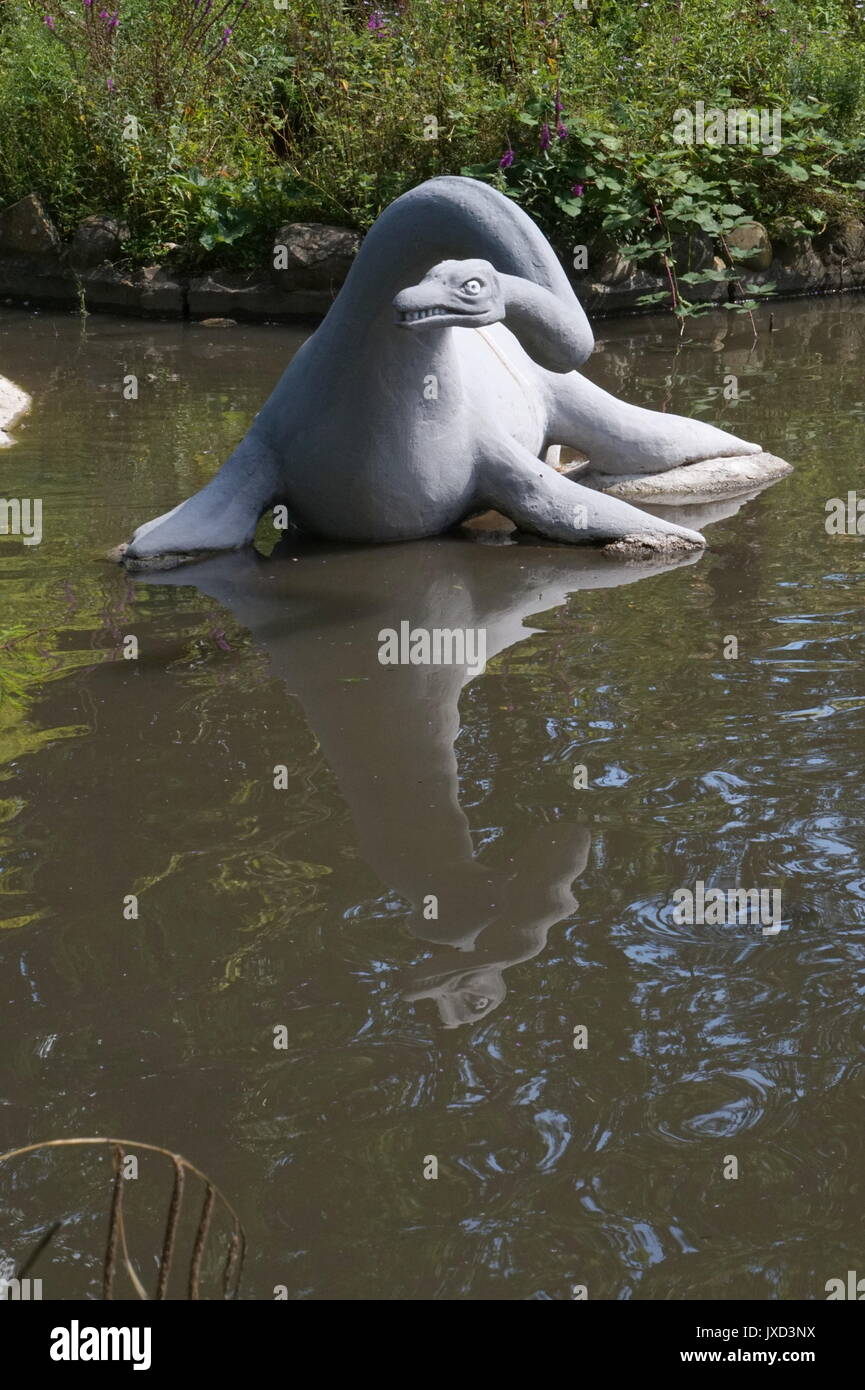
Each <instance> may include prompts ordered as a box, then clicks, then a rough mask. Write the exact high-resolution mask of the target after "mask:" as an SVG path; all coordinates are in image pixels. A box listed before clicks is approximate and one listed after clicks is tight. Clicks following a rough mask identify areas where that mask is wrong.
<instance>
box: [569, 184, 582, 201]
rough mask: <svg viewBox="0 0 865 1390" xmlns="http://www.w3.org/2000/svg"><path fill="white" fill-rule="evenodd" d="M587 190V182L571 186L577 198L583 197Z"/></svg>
mask: <svg viewBox="0 0 865 1390" xmlns="http://www.w3.org/2000/svg"><path fill="white" fill-rule="evenodd" d="M585 191H586V186H585V184H583V183H575V184H574V185H573V187H572V188H571V192H572V193H573V195H574V197H575V198H582V196H583V194H584V193H585Z"/></svg>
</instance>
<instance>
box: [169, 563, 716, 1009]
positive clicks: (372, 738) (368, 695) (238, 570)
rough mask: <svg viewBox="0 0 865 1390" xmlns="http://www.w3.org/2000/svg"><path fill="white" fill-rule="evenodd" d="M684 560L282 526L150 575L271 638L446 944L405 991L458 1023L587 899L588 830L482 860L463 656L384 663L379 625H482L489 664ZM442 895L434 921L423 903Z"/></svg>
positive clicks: (365, 847) (416, 920)
mask: <svg viewBox="0 0 865 1390" xmlns="http://www.w3.org/2000/svg"><path fill="white" fill-rule="evenodd" d="M692 559H693V557H689V558H688V559H686V560H684V561H683V560H681V559H680V560H679V561H678V563H679V564H681V563H690V562H692ZM673 567H674V564H673V563H672V562H671V563H668V564H667V565H665V566H659V565H658V564H657V563H656V564H653V565H647V564H645V563H644V564H634V563H631V564H625V563H623V562H621V561H614V560H611V559H610V558H608V557H599V556H593V555H592V554H591V552H587V551H578V550H569V549H559V548H556V547H541V546H536V545H532V544H524V545H520V546H515V545H501V544H493V545H491V544H484V543H481V542H480V541H479V540H474V541H470V540H467V539H464V538H463V539H458V538H448V539H442V540H432V541H426V542H423V543H421V544H418V545H413V546H387V547H382V548H362V549H359V548H357V547H353V546H346V547H338V546H321V545H315V544H314V543H310V542H298V541H296V540H292V539H289V538H286V539H285V540H284V541H283V542H282V543H281V545H280V546H279V547H278V549H277V551H276V552H275V553H274V555H273V556H272V557H271V558H270V559H269V560H264V559H262V558H261V556H259V555H258V554H257V553H256V552H255V551H245V552H241V553H239V554H234V555H226V556H219V557H215V558H212V559H209V560H204V561H202V562H200V563H199V564H197V565H195V566H193V567H191V568H189V569H184V570H182V571H176V570H175V571H171V572H168V573H164V574H159V575H149V576H148V577H147V579H146V580H144V581H142V582H146V583H148V584H150V583H158V584H175V585H177V584H190V583H194V584H195V585H196V586H197V587H198V588H199V589H201V590H202V591H203V592H205V593H207V594H209V595H211V596H212V597H214V598H215V599H217V600H218V601H219V602H220V603H222V604H224V605H225V606H226V607H227V608H228V609H230V611H231V612H232V614H233V616H234V617H235V619H236V620H237V621H238V623H240V624H241V625H243V626H244V627H246V628H247V629H248V630H249V632H250V633H251V635H252V637H253V639H254V641H255V642H257V643H259V644H260V645H261V646H262V647H264V648H266V650H267V652H268V653H269V655H270V659H271V663H272V667H273V670H274V673H275V674H276V675H277V676H278V677H280V678H281V679H282V680H283V681H284V682H285V684H286V686H287V687H288V688H289V690H291V691H292V692H293V693H294V694H295V695H296V696H297V698H298V699H299V700H300V701H301V703H302V705H303V707H304V710H305V713H306V716H307V718H308V720H309V724H310V726H311V728H312V730H313V732H314V733H315V735H316V738H317V739H318V742H319V744H320V746H321V749H322V752H323V753H324V755H325V757H326V758H327V760H328V762H329V763H330V766H331V768H332V769H333V772H334V774H335V776H336V778H337V780H338V783H339V786H340V790H341V792H342V794H343V796H344V797H345V799H346V802H347V803H348V806H349V808H350V810H351V813H352V816H353V818H354V822H355V825H356V827H357V833H358V838H359V843H360V848H361V851H362V853H363V856H364V858H365V859H366V860H367V862H368V863H369V864H370V866H371V867H372V868H373V869H374V870H375V872H376V873H377V874H378V876H379V877H380V878H381V880H382V881H383V882H384V883H385V884H386V885H387V886H388V887H389V888H392V889H393V890H395V891H396V892H397V893H398V894H399V895H400V896H401V897H402V898H404V899H406V900H407V901H409V902H411V903H412V904H413V905H414V908H415V913H414V915H413V917H412V919H411V925H410V929H411V931H412V932H413V934H414V935H415V936H417V937H418V938H419V939H420V940H422V941H425V942H427V943H429V945H430V946H431V948H432V955H431V958H429V959H428V960H426V961H424V962H423V963H422V964H420V965H417V966H415V967H414V968H412V969H411V970H410V971H409V974H408V978H407V979H406V981H405V988H404V992H405V996H406V998H409V999H422V998H432V999H435V1000H436V1003H437V1005H438V1009H439V1013H440V1015H441V1018H442V1019H443V1021H444V1022H445V1023H446V1024H448V1025H454V1024H458V1023H463V1022H466V1021H469V1020H472V1019H479V1018H483V1017H484V1016H485V1015H486V1014H489V1013H490V1012H491V1011H492V1010H493V1009H495V1008H496V1006H497V1005H498V1004H500V1003H501V1001H502V999H503V998H504V995H505V983H504V972H505V970H506V969H508V968H509V967H510V966H512V965H515V964H516V963H518V962H520V961H525V960H529V959H530V958H531V957H532V956H535V955H537V954H538V953H539V952H540V951H542V950H543V948H544V945H545V942H546V939H547V935H548V933H549V930H550V928H551V927H552V926H554V925H555V924H556V923H557V922H559V921H561V920H562V918H564V917H566V916H568V915H569V913H571V912H572V911H573V910H574V907H575V901H574V898H573V895H572V892H571V884H572V882H573V880H574V879H575V878H577V877H578V875H579V874H580V873H582V871H583V869H584V867H585V865H586V861H587V856H588V851H589V834H588V831H587V830H586V829H585V828H584V827H582V826H578V825H573V824H570V825H569V824H565V823H563V822H561V821H557V822H553V823H551V824H549V825H547V826H544V827H542V828H541V829H539V830H538V831H536V832H535V833H534V835H533V836H530V837H529V839H528V841H524V842H523V843H521V844H518V845H516V846H514V847H513V848H512V849H510V848H509V846H508V842H507V830H506V831H505V839H504V846H505V848H506V850H507V851H508V853H509V864H510V867H509V868H508V869H507V870H506V871H504V872H503V871H501V870H497V871H490V870H489V869H488V868H487V867H485V866H484V865H483V864H481V863H479V862H478V860H477V859H476V858H475V855H474V848H473V844H472V837H471V832H470V828H469V824H468V821H467V819H466V816H465V814H464V812H463V810H462V808H461V806H460V802H459V772H458V765H457V755H456V750H455V747H454V744H455V740H456V737H457V734H458V733H459V729H460V714H459V697H460V692H461V690H462V688H463V686H464V685H465V684H467V682H468V680H469V679H471V677H470V676H469V674H468V673H467V669H466V665H465V664H464V663H462V664H453V665H439V666H421V665H399V666H392V665H382V664H381V661H380V660H379V652H380V641H379V635H380V633H381V632H382V630H383V629H387V628H393V629H396V630H399V627H400V623H402V622H406V621H408V622H410V624H411V627H412V628H413V629H426V630H431V629H433V628H447V629H450V630H452V631H461V632H465V630H466V629H475V630H477V629H481V630H483V631H484V633H485V635H486V649H487V660H488V661H489V660H492V659H493V658H494V657H495V656H496V654H497V653H499V652H502V651H504V650H505V649H506V648H507V647H510V646H512V645H514V644H515V643H518V642H520V641H522V640H523V639H524V638H525V637H527V636H529V635H530V634H531V632H532V631H533V629H532V628H531V626H528V627H527V626H526V620H527V619H530V618H531V616H532V615H533V614H538V613H543V612H546V611H548V610H549V609H551V608H555V607H557V606H560V605H561V604H563V603H564V601H565V599H566V597H567V595H568V594H570V593H572V592H574V591H576V590H579V589H596V588H607V587H616V586H618V585H621V584H628V583H631V582H633V581H634V580H636V579H639V578H642V577H643V576H646V575H653V574H658V573H663V572H664V570H666V569H670V568H673ZM430 895H433V896H434V897H435V898H436V899H437V909H438V910H437V917H436V919H435V920H427V917H426V916H425V915H424V901H425V899H427V898H429V896H430Z"/></svg>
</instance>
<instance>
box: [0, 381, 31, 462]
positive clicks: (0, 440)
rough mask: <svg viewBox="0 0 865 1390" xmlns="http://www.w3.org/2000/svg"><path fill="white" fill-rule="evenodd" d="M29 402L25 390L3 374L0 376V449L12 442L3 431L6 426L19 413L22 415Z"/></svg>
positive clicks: (28, 406) (15, 418) (26, 409)
mask: <svg viewBox="0 0 865 1390" xmlns="http://www.w3.org/2000/svg"><path fill="white" fill-rule="evenodd" d="M30 404H31V402H30V397H29V396H28V395H27V392H26V391H22V390H21V387H20V386H16V385H15V383H14V382H12V381H7V380H6V378H5V376H0V449H2V448H5V447H6V445H7V444H12V443H13V442H14V441H13V440H12V439H10V438H9V435H8V434H6V433H5V429H6V426H7V425H11V424H13V423H14V421H15V420H17V419H18V417H19V415H24V414H25V413H26V412H27V411H28V410H29V409H30Z"/></svg>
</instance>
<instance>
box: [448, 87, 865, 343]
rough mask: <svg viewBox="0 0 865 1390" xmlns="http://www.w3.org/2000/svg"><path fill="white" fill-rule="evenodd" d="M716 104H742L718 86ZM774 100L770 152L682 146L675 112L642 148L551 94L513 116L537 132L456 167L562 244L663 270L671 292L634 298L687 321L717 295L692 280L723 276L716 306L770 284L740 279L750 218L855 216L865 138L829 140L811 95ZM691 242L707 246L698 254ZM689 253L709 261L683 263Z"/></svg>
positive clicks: (779, 221)
mask: <svg viewBox="0 0 865 1390" xmlns="http://www.w3.org/2000/svg"><path fill="white" fill-rule="evenodd" d="M770 100H771V98H770ZM709 105H710V103H709V102H708V101H707V102H706V106H707V107H708V106H709ZM711 105H713V106H716V107H718V108H720V109H724V108H725V106H726V107H730V106H731V105H734V106H737V107H738V106H740V105H741V103H740V102H734V101H732V100H731V94H730V92H729V91H723V92H719V93H718V95H717V97H716V98H715V101H714V102H713V103H711ZM778 108H779V110H780V121H781V132H782V136H781V141H780V149H779V150H778V152H777V153H776V154H773V155H771V156H768V155H766V154H764V153H762V151H761V148H760V145H759V142H755V143H754V144H742V143H738V144H729V145H728V144H717V145H712V144H701V145H696V144H692V145H687V146H685V145H682V144H677V143H676V142H675V141H674V138H673V122H672V120H671V122H670V129H669V131H661V132H660V133H657V134H655V136H654V137H653V138H651V139H649V140H647V139H646V138H645V135H643V137H642V138H641V140H640V143H639V144H638V143H637V141H636V140H635V139H634V138H633V135H632V133H631V132H627V133H623V134H615V135H614V134H611V133H610V132H609V131H607V130H602V129H599V128H596V127H595V126H593V125H591V124H590V123H589V122H587V121H586V120H583V119H581V118H578V117H577V118H575V117H569V116H568V115H567V114H566V112H565V108H564V105H563V103H562V101H561V98H560V96H559V95H556V97H555V99H549V98H547V99H541V100H537V101H535V102H533V103H532V104H531V105H529V106H528V107H527V108H526V110H524V111H523V112H522V113H521V114H520V115H519V118H518V119H519V122H520V126H521V127H528V128H529V129H531V130H532V131H533V138H532V139H527V138H524V139H522V140H521V139H516V140H515V141H514V142H513V143H511V142H510V141H509V142H508V145H507V147H506V149H505V150H504V152H503V154H502V156H501V157H500V159H499V160H498V161H496V162H493V163H489V164H477V165H470V166H468V167H466V168H464V169H463V173H465V174H469V175H471V176H472V177H475V178H482V179H486V180H488V181H490V182H492V183H494V184H496V186H498V187H499V188H501V190H502V191H503V192H505V193H507V194H509V195H510V196H511V197H513V198H515V199H516V200H517V201H518V202H519V203H520V204H521V205H522V206H523V207H525V208H526V209H527V211H529V212H531V213H532V215H533V216H535V217H536V218H537V219H538V220H539V221H540V222H541V223H542V225H544V226H545V227H546V228H547V230H548V231H549V232H550V234H551V235H552V237H553V239H554V240H555V241H556V242H558V243H559V244H560V245H562V246H565V245H567V246H571V245H572V244H573V243H574V241H575V239H578V240H579V241H580V242H581V243H583V244H586V245H592V244H593V245H594V246H595V247H596V248H597V247H599V246H603V245H604V243H606V245H607V246H608V247H609V248H612V247H615V248H616V249H617V250H618V252H619V254H620V255H621V257H622V258H623V259H624V260H625V261H627V262H629V263H633V264H634V265H635V266H644V267H645V268H647V269H651V270H652V271H654V272H655V273H660V274H662V275H663V277H664V278H665V280H666V282H667V283H666V288H665V289H661V290H656V291H653V292H651V293H647V294H645V295H643V296H641V298H640V299H638V301H637V303H639V304H642V305H651V304H659V305H660V304H662V303H667V304H668V306H669V307H670V308H671V310H672V311H673V312H674V313H675V314H676V316H677V317H678V318H679V319H680V320H684V319H685V318H688V317H691V316H693V315H696V314H700V313H704V312H707V311H708V310H709V309H710V308H713V307H716V305H717V303H718V300H717V299H714V302H711V303H710V302H707V301H706V298H705V296H703V297H698V296H697V295H696V294H695V290H696V288H697V287H698V286H701V285H708V284H710V283H722V284H724V285H726V286H727V293H726V299H725V300H724V301H723V307H724V308H726V309H729V310H732V311H734V312H740V313H750V312H751V310H752V309H753V308H754V307H755V306H756V303H757V300H758V297H759V296H762V295H767V294H770V293H771V292H772V291H773V290H774V288H775V285H774V283H772V282H765V281H764V282H761V283H757V282H754V281H753V280H749V279H748V278H747V272H746V271H744V270H743V268H742V266H741V265H740V264H739V263H738V261H737V252H736V250H735V248H733V247H731V246H730V244H729V242H728V237H729V235H730V233H731V232H732V231H733V230H734V229H735V228H736V227H739V226H743V225H745V224H747V223H750V222H752V221H754V220H755V219H756V220H759V221H760V222H763V223H766V224H768V226H769V227H770V228H771V229H775V228H782V227H784V226H787V227H788V228H789V227H790V226H791V225H792V224H793V222H794V219H795V224H796V227H797V229H798V230H799V231H800V232H801V234H803V235H815V234H818V233H819V232H821V231H823V230H824V229H825V227H826V225H827V222H828V220H829V219H830V217H831V216H833V215H837V214H840V213H842V212H844V211H847V212H851V211H857V212H860V213H861V210H862V190H863V189H865V179H863V173H865V141H863V140H859V139H854V140H848V141H847V142H846V143H845V142H842V141H840V140H838V139H836V138H835V137H834V136H832V135H831V134H830V133H829V132H828V131H827V130H826V129H824V127H823V125H822V124H821V120H822V118H823V117H824V116H825V114H826V110H827V108H826V107H824V106H821V105H820V104H818V103H816V102H811V101H797V102H794V103H792V104H790V105H788V106H786V107H783V106H781V104H780V103H778ZM526 135H527V132H526ZM646 145H651V146H653V152H652V153H649V152H648V150H647V149H646V148H645V146H646ZM806 185H807V195H806V187H805V186H806ZM575 224H577V225H576V229H575ZM575 232H576V235H575ZM698 248H699V250H700V251H702V253H703V254H702V255H699V254H697V255H696V256H695V255H694V252H695V250H698ZM711 253H714V254H711ZM695 260H697V261H699V260H703V261H704V262H705V261H706V260H711V261H712V262H713V263H712V264H708V265H707V264H705V263H704V264H701V265H694V266H693V268H689V267H690V266H691V265H692V263H693V262H694V261H695ZM715 262H720V264H716V263H715ZM752 322H753V320H752Z"/></svg>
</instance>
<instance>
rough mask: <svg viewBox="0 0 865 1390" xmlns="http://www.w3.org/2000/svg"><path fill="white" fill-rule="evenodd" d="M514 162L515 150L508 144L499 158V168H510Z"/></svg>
mask: <svg viewBox="0 0 865 1390" xmlns="http://www.w3.org/2000/svg"><path fill="white" fill-rule="evenodd" d="M513 162H514V152H513V150H512V149H511V147H510V145H508V147H507V149H506V150H505V152H504V154H503V155H502V157H501V159H500V160H499V168H500V169H510V167H511V165H512V164H513Z"/></svg>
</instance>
